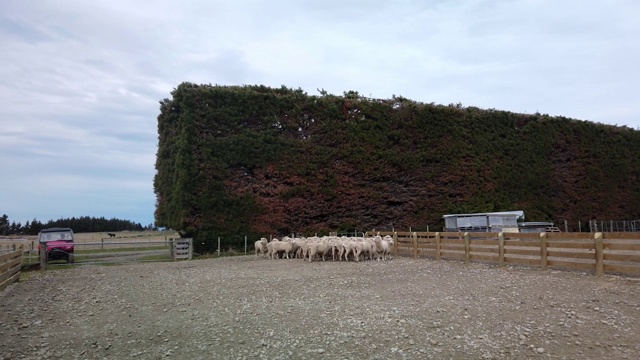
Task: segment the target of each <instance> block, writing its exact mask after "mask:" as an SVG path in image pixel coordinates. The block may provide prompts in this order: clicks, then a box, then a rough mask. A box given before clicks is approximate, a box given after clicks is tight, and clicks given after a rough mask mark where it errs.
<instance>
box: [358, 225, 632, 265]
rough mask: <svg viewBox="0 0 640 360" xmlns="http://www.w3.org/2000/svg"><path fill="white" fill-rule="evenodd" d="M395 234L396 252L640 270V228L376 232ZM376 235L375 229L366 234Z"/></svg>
mask: <svg viewBox="0 0 640 360" xmlns="http://www.w3.org/2000/svg"><path fill="white" fill-rule="evenodd" d="M375 234H380V235H381V236H385V235H390V236H392V237H393V238H394V254H395V255H399V256H412V257H414V258H432V259H436V260H440V259H450V260H461V261H464V262H470V261H478V262H488V263H496V264H498V265H499V266H506V265H526V266H539V267H540V268H542V269H543V270H546V269H548V268H557V269H566V270H579V271H585V272H592V273H595V274H596V275H598V276H603V275H604V274H605V273H611V274H625V275H635V276H639V275H640V234H639V233H457V232H383V231H380V232H376V233H375ZM367 235H368V236H373V235H374V233H373V232H369V233H367Z"/></svg>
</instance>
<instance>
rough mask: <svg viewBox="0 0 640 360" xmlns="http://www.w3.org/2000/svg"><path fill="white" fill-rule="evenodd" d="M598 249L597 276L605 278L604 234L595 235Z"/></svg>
mask: <svg viewBox="0 0 640 360" xmlns="http://www.w3.org/2000/svg"><path fill="white" fill-rule="evenodd" d="M595 248H596V276H604V244H603V241H602V233H601V232H599V233H596V235H595Z"/></svg>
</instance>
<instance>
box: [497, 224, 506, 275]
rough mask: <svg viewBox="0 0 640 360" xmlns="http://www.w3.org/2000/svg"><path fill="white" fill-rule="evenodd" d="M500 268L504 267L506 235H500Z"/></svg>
mask: <svg viewBox="0 0 640 360" xmlns="http://www.w3.org/2000/svg"><path fill="white" fill-rule="evenodd" d="M498 266H500V267H504V266H505V261H504V233H503V232H501V233H500V234H498Z"/></svg>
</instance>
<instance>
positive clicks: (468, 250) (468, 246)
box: [464, 232, 471, 263]
mask: <svg viewBox="0 0 640 360" xmlns="http://www.w3.org/2000/svg"><path fill="white" fill-rule="evenodd" d="M470 243H471V235H470V234H469V233H468V232H466V233H464V262H465V263H469V262H470V261H471V244H470Z"/></svg>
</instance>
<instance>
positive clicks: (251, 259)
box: [0, 256, 640, 359]
mask: <svg viewBox="0 0 640 360" xmlns="http://www.w3.org/2000/svg"><path fill="white" fill-rule="evenodd" d="M25 275H26V276H25ZM639 340H640V282H638V281H636V279H626V278H622V277H615V276H605V277H603V278H598V277H595V276H593V275H591V274H583V273H577V272H561V271H553V270H549V271H541V270H537V269H528V268H504V269H501V268H498V267H494V266H488V265H483V264H464V263H460V262H453V261H433V260H424V259H408V258H394V259H393V260H391V261H387V262H377V261H366V262H361V263H354V262H349V263H344V262H342V263H340V262H332V261H327V262H321V261H319V262H312V263H309V262H303V261H301V260H266V259H256V257H255V256H238V257H226V258H219V259H205V260H194V261H184V262H167V263H148V264H132V265H122V266H82V267H78V268H71V269H65V270H53V271H46V272H31V273H26V274H23V279H22V280H21V281H20V282H19V283H16V284H14V285H11V286H9V288H7V289H6V290H5V291H4V292H3V293H1V294H0V359H14V358H17V359H73V358H80V359H94V358H98V359H104V358H106V359H121V358H137V359H138V358H139V359H159V358H175V359H244V358H247V359H251V358H262V359H323V358H326V359H338V358H339V359H425V358H433V359H482V358H485V359H520V358H540V359H542V358H552V359H627V358H628V359H637V358H640V341H639Z"/></svg>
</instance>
